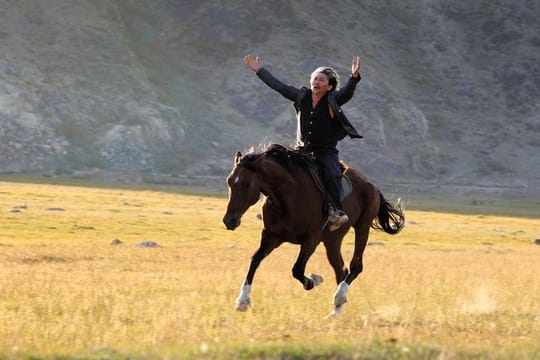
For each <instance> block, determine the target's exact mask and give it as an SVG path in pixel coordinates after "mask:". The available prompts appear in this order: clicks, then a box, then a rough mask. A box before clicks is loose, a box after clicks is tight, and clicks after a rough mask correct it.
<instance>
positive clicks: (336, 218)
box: [328, 210, 349, 231]
mask: <svg viewBox="0 0 540 360" xmlns="http://www.w3.org/2000/svg"><path fill="white" fill-rule="evenodd" d="M328 221H329V225H328V229H330V231H335V230H337V229H339V228H340V227H341V226H343V225H344V224H346V223H347V222H349V217H348V216H347V214H345V212H344V211H343V210H334V211H331V212H330V215H329V216H328Z"/></svg>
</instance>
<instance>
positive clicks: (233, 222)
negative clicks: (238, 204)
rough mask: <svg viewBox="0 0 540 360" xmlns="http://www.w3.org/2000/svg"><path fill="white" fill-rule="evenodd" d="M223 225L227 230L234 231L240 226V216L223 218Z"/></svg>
mask: <svg viewBox="0 0 540 360" xmlns="http://www.w3.org/2000/svg"><path fill="white" fill-rule="evenodd" d="M223 223H224V224H225V227H226V228H227V230H234V229H236V228H237V227H238V226H239V225H240V216H238V215H229V214H227V215H225V216H224V217H223Z"/></svg>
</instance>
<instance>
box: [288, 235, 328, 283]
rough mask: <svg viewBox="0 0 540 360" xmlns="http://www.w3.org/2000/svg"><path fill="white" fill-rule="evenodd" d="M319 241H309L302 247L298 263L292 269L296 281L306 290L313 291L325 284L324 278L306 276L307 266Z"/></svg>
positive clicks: (313, 275)
mask: <svg viewBox="0 0 540 360" xmlns="http://www.w3.org/2000/svg"><path fill="white" fill-rule="evenodd" d="M318 243H319V241H318V240H315V239H308V240H307V241H305V242H304V243H302V245H301V246H300V253H299V254H298V258H297V259H296V263H295V264H294V266H293V268H292V274H293V277H294V278H295V279H298V281H300V282H301V283H302V285H303V286H304V289H306V290H311V289H313V288H314V287H315V286H317V285H319V284H320V283H322V282H323V278H322V276H319V275H316V274H309V275H308V276H305V275H304V273H305V271H306V264H307V262H308V260H309V258H310V257H311V255H312V254H313V252H314V251H315V249H316V248H317V245H318Z"/></svg>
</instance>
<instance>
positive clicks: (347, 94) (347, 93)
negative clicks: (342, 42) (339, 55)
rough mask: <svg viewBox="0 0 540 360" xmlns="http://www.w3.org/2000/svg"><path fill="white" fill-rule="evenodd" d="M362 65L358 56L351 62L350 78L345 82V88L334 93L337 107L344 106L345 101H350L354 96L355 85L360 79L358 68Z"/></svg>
mask: <svg viewBox="0 0 540 360" xmlns="http://www.w3.org/2000/svg"><path fill="white" fill-rule="evenodd" d="M361 65H362V60H360V57H359V56H356V57H354V58H353V60H352V65H351V76H350V77H349V79H348V80H347V83H346V84H345V86H343V87H342V88H340V89H339V90H338V91H337V92H336V101H337V103H338V104H339V105H343V104H345V103H346V102H347V101H349V100H351V98H352V97H353V95H354V91H355V89H356V84H358V82H359V81H360V79H361V78H362V77H361V76H360V66H361Z"/></svg>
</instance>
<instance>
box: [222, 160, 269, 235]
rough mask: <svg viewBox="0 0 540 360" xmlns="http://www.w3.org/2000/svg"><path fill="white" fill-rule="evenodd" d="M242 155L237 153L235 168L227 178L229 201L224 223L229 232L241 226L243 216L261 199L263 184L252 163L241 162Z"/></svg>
mask: <svg viewBox="0 0 540 360" xmlns="http://www.w3.org/2000/svg"><path fill="white" fill-rule="evenodd" d="M241 159H242V154H241V153H240V152H237V153H236V156H235V159H234V165H235V166H234V168H233V170H232V171H231V173H230V174H229V176H228V177H227V186H228V188H229V201H228V203H227V212H226V213H225V216H224V217H223V223H224V224H225V226H226V227H227V229H228V230H234V229H236V228H237V227H238V226H239V225H240V220H241V218H242V215H244V213H245V212H246V211H247V209H249V207H250V206H252V205H254V204H255V203H256V202H257V201H258V200H259V197H260V193H261V182H260V178H259V176H258V174H257V172H256V171H255V168H254V167H253V166H254V165H253V164H251V163H247V162H246V163H245V164H244V163H243V162H242V161H241Z"/></svg>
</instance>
